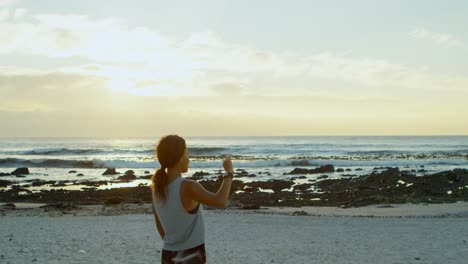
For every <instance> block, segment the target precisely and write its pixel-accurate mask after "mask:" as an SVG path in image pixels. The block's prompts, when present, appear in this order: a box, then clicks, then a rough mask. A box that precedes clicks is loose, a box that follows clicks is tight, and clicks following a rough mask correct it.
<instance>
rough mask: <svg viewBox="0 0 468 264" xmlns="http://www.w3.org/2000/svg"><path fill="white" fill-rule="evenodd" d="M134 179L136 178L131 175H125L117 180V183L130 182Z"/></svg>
mask: <svg viewBox="0 0 468 264" xmlns="http://www.w3.org/2000/svg"><path fill="white" fill-rule="evenodd" d="M135 179H136V176H135V175H133V174H125V175H123V176H120V177H118V178H117V180H118V181H122V182H130V181H133V180H135Z"/></svg>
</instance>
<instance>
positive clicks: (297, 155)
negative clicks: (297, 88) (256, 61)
mask: <svg viewBox="0 0 468 264" xmlns="http://www.w3.org/2000/svg"><path fill="white" fill-rule="evenodd" d="M185 139H186V143H187V147H188V149H189V156H190V165H189V166H190V169H189V171H188V172H187V173H186V174H184V176H191V175H192V174H193V173H194V172H196V171H204V172H208V173H210V175H208V176H206V178H208V179H209V178H216V177H217V176H218V175H219V173H220V170H221V169H222V158H223V156H224V155H226V154H230V155H232V157H233V164H234V168H235V169H244V170H246V171H247V172H248V173H249V174H255V177H242V178H238V179H239V180H243V181H246V182H247V181H254V180H255V181H261V180H269V179H288V178H290V177H291V176H292V175H287V174H285V173H287V172H290V171H291V170H293V169H294V168H297V167H300V168H314V167H318V166H322V165H326V164H332V165H334V166H335V170H336V169H338V168H342V169H343V170H344V171H343V172H334V173H325V174H326V175H327V176H328V178H341V177H347V176H359V175H363V174H368V173H370V172H371V171H373V170H375V169H376V168H381V167H399V168H400V170H408V171H410V172H412V173H414V174H416V175H420V176H421V175H426V174H430V173H435V172H440V171H444V170H451V169H454V168H466V169H468V136H304V137H185ZM157 140H158V138H157V137H155V138H22V139H8V138H4V139H0V172H3V173H9V172H12V171H13V170H14V169H16V168H17V167H28V168H29V171H30V174H29V175H27V177H24V178H17V177H16V176H4V177H0V179H3V180H10V181H15V182H16V183H18V184H21V183H26V181H27V180H29V181H30V180H31V179H36V180H55V181H61V180H76V181H78V182H79V181H96V180H114V179H116V178H117V177H118V176H121V175H122V174H120V175H102V173H103V172H104V171H105V169H106V168H116V170H117V171H118V172H120V173H124V172H125V171H126V170H133V171H134V172H135V175H136V176H137V177H139V176H143V175H150V174H153V173H154V172H155V170H156V169H157V168H159V166H160V165H159V163H158V162H157V157H156V155H155V147H156V144H157ZM70 171H76V172H70ZM79 174H82V175H83V176H78V175H79ZM320 175H323V174H317V175H307V178H306V179H303V181H304V182H306V181H307V180H309V179H313V178H316V177H318V176H320ZM294 176H295V175H294ZM149 183H150V180H148V179H137V180H136V181H133V182H130V183H113V184H112V185H110V184H109V185H108V186H102V187H101V188H108V187H109V188H115V187H123V186H137V185H148V184H149ZM49 187H50V186H47V185H45V186H40V187H37V188H35V189H37V190H38V189H44V188H49ZM81 187H82V186H70V187H68V186H67V188H69V189H73V188H74V189H77V188H81ZM61 188H63V187H61ZM32 189H34V188H32Z"/></svg>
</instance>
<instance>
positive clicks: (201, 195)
mask: <svg viewBox="0 0 468 264" xmlns="http://www.w3.org/2000/svg"><path fill="white" fill-rule="evenodd" d="M223 166H224V169H225V170H226V171H229V172H234V170H233V168H232V162H231V157H229V156H228V157H226V158H225V159H224V162H223ZM188 182H189V183H190V185H189V188H188V196H189V198H190V199H192V200H194V201H197V202H199V203H202V204H205V205H208V206H210V207H215V208H225V207H226V205H227V202H228V199H229V194H230V192H231V185H232V177H225V178H224V179H223V182H222V183H221V186H220V187H219V189H218V191H217V192H216V193H212V192H210V191H208V190H206V189H205V187H203V185H201V184H200V183H199V182H196V181H188Z"/></svg>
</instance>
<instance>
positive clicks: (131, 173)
mask: <svg viewBox="0 0 468 264" xmlns="http://www.w3.org/2000/svg"><path fill="white" fill-rule="evenodd" d="M124 174H125V175H135V172H134V171H133V170H128V171H126V172H125V173H124Z"/></svg>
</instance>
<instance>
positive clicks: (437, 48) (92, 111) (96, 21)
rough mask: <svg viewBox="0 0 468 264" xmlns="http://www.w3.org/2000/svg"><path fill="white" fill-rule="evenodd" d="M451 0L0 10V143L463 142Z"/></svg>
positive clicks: (10, 3)
mask: <svg viewBox="0 0 468 264" xmlns="http://www.w3.org/2000/svg"><path fill="white" fill-rule="evenodd" d="M466 14H468V2H466V1H456V0H452V1H419V0H413V1H400V0H394V1H383V0H356V1H300V0H296V1H272V0H270V1H263V0H257V1H244V0H238V1H223V0H213V1H208V0H200V1H178V0H173V1H154V0H140V1H124V0H108V1H107V0H100V1H88V0H81V1H63V0H41V1H37V0H0V100H1V103H0V126H1V129H0V137H157V136H160V135H163V134H168V133H176V134H179V135H184V136H299V135H300V136H308V135H310V136H314V135H320V136H327V135H330V136H335V135H468V114H467V113H468V104H467V103H466V102H467V99H468V30H466V26H467V25H468V16H466Z"/></svg>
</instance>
